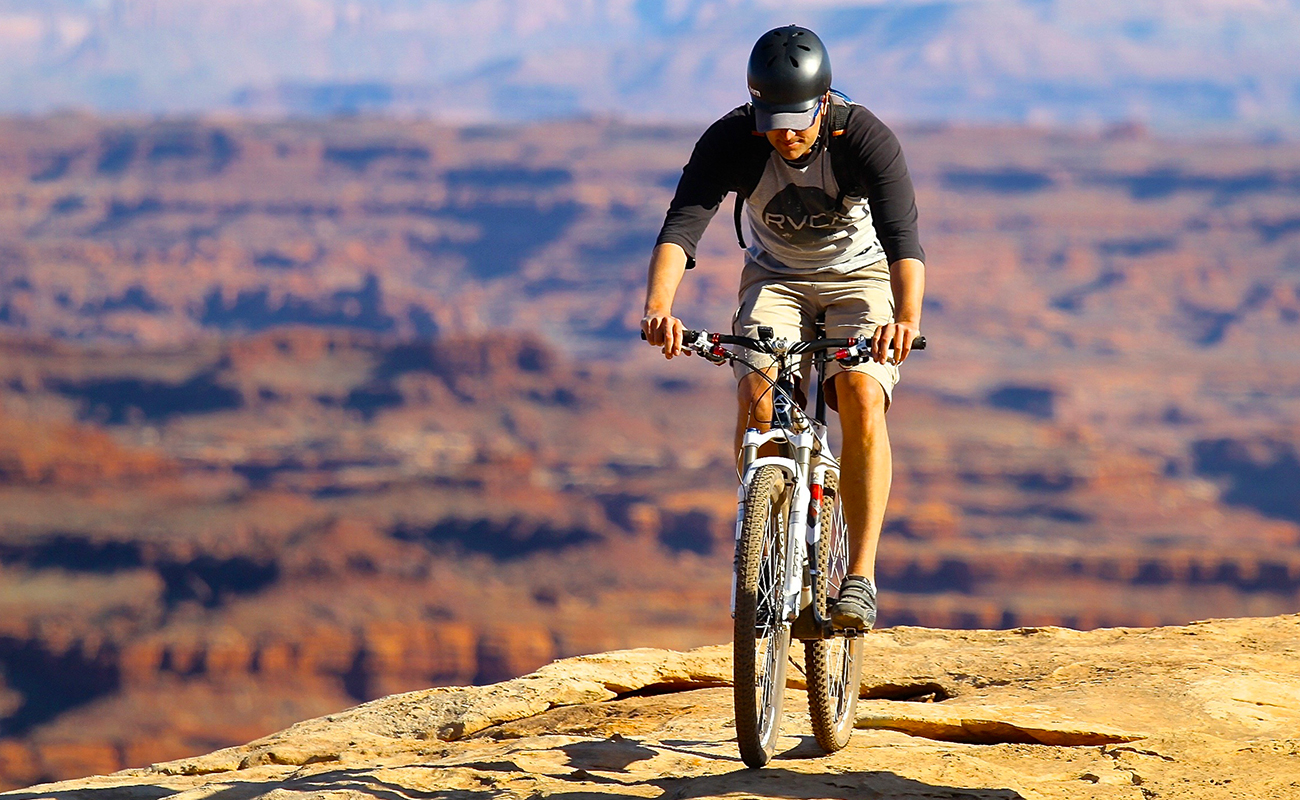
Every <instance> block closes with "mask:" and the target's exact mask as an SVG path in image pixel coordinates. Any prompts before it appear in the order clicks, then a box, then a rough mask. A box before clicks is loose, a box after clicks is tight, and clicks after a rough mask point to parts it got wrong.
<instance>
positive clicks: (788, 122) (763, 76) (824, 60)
mask: <svg viewBox="0 0 1300 800" xmlns="http://www.w3.org/2000/svg"><path fill="white" fill-rule="evenodd" d="M748 79H749V94H750V98H751V101H752V102H753V104H754V121H755V124H756V126H757V127H758V130H759V131H763V132H766V131H770V130H775V129H778V128H788V129H790V130H803V129H804V128H808V127H810V126H811V125H812V124H813V120H814V119H816V118H817V102H818V101H819V100H820V99H821V98H822V96H823V95H825V94H826V92H827V91H829V90H830V88H831V59H830V55H829V54H828V53H827V52H826V45H824V44H822V40H821V39H819V38H817V34H815V33H813V32H812V31H810V30H808V29H807V28H801V27H799V26H798V25H787V26H785V27H784V28H773V29H772V30H770V31H768V32H767V33H765V34H763V35H762V36H760V37H759V38H758V41H757V42H755V43H754V49H753V50H752V51H751V52H750V54H749V70H748Z"/></svg>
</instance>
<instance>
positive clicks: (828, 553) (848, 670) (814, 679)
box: [804, 471, 863, 753]
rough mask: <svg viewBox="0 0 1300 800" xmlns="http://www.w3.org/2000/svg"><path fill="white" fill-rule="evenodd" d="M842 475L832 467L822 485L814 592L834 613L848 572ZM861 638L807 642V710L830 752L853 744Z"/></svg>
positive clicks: (815, 731) (825, 611)
mask: <svg viewBox="0 0 1300 800" xmlns="http://www.w3.org/2000/svg"><path fill="white" fill-rule="evenodd" d="M838 490H839V474H838V473H836V472H834V471H827V473H826V479H825V484H824V486H823V490H822V507H821V512H820V513H821V525H820V528H821V534H820V543H819V546H818V548H817V572H818V575H817V577H816V579H815V580H816V581H817V585H816V586H815V587H814V590H813V597H814V598H816V597H820V598H823V607H822V608H820V609H819V610H820V611H821V613H822V616H823V617H827V618H829V617H830V609H829V607H828V606H829V605H830V604H831V603H832V602H834V598H835V597H836V596H837V595H838V594H839V589H840V582H841V581H843V580H844V576H845V574H846V573H847V572H848V563H849V550H848V530H847V528H846V527H845V525H844V514H843V510H842V508H841V507H840V498H839V491H838ZM862 659H863V645H862V637H861V636H858V637H855V638H853V639H846V638H844V637H842V636H836V637H835V638H833V639H819V640H816V641H806V642H804V667H805V674H806V675H807V677H808V713H809V715H810V716H811V717H812V729H813V736H815V737H816V739H817V744H819V745H821V748H822V749H823V750H825V751H826V752H828V753H834V752H835V751H837V750H840V749H842V748H843V747H844V746H845V745H847V744H848V743H849V737H851V736H852V735H853V724H854V722H855V721H856V719H855V718H856V714H857V707H858V687H859V684H860V682H861V679H862Z"/></svg>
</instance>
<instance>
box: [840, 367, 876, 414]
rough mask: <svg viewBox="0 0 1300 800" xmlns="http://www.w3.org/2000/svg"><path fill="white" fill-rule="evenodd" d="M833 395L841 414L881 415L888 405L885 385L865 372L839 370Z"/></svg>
mask: <svg viewBox="0 0 1300 800" xmlns="http://www.w3.org/2000/svg"><path fill="white" fill-rule="evenodd" d="M835 395H836V399H837V400H838V403H837V405H838V406H839V408H838V411H839V413H840V415H841V416H843V415H845V414H854V415H857V416H867V417H877V416H878V417H883V416H884V414H885V408H886V407H887V405H888V397H887V396H886V395H885V387H883V386H881V385H880V381H878V380H876V379H875V378H874V377H872V376H871V375H868V374H866V373H865V372H841V373H839V374H838V375H836V376H835Z"/></svg>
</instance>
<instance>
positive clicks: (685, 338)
mask: <svg viewBox="0 0 1300 800" xmlns="http://www.w3.org/2000/svg"><path fill="white" fill-rule="evenodd" d="M699 338H700V332H699V331H692V330H684V331H682V344H695V340H697V339H699ZM641 341H643V342H647V341H649V339H647V338H646V337H645V331H641Z"/></svg>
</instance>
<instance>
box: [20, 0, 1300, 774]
mask: <svg viewBox="0 0 1300 800" xmlns="http://www.w3.org/2000/svg"><path fill="white" fill-rule="evenodd" d="M791 21H798V22H800V23H801V24H806V25H808V26H810V27H812V28H814V29H815V30H818V31H821V32H823V33H824V35H825V38H826V40H827V43H828V45H829V47H830V49H831V53H832V56H833V59H834V64H835V70H836V76H837V79H836V84H837V86H838V87H840V88H842V89H843V90H845V91H846V92H848V93H849V94H850V95H851V96H853V97H854V98H855V99H856V100H858V101H860V102H862V103H864V104H865V105H867V106H869V107H871V108H872V109H873V110H875V111H876V112H877V113H879V114H880V116H882V118H884V119H885V120H886V122H888V123H889V124H890V125H891V126H892V127H893V128H894V129H895V131H896V132H897V133H898V134H899V137H900V139H901V140H902V142H903V146H904V149H905V151H906V153H907V157H908V161H909V164H910V167H911V170H912V176H913V179H914V181H915V183H916V187H917V192H918V203H919V206H920V210H921V215H922V216H921V224H922V238H923V243H924V244H925V247H926V250H927V253H928V261H929V266H930V269H929V289H928V293H927V302H926V311H925V320H924V326H925V333H926V335H927V337H928V338H929V340H930V343H931V348H930V349H929V350H927V351H926V352H923V353H919V354H917V355H916V356H915V357H914V358H913V359H911V360H909V362H908V363H907V365H906V367H905V369H904V377H903V382H902V383H901V384H900V386H899V388H898V392H897V395H896V398H897V402H896V404H895V407H894V408H893V409H892V410H891V413H890V417H889V421H890V426H891V434H892V439H893V442H894V455H895V481H894V492H893V497H892V499H891V507H890V513H889V518H888V522H887V530H886V537H885V540H884V542H883V544H882V549H881V556H880V582H881V584H882V600H881V603H882V618H881V624H882V625H886V626H888V625H902V624H919V625H927V626H936V627H960V628H974V627H995V628H996V627H1014V626H1034V625H1065V626H1071V627H1076V628H1084V629H1087V628H1094V627H1098V626H1110V625H1159V624H1173V623H1182V622H1187V621H1190V620H1193V619H1202V618H1207V617H1231V616H1254V615H1274V614H1284V613H1294V612H1296V611H1297V610H1300V488H1298V487H1300V138H1297V133H1298V132H1300V63H1298V62H1296V60H1295V58H1294V42H1295V41H1296V40H1297V39H1298V38H1300V2H1296V0H1286V1H1281V0H1255V1H1252V2H1246V1H1245V0H1237V1H1229V0H1189V1H1188V2H1181V3H1171V2H1157V0H1138V1H1137V2H1125V3H1119V2H1111V0H1100V1H1094V2H1065V1H1058V0H1005V1H994V0H989V1H988V2H982V1H981V0H965V1H961V2H958V1H955V0H952V1H949V2H942V1H940V2H894V3H887V4H886V3H872V2H848V1H845V2H837V1H836V0H823V1H822V2H816V3H808V4H803V5H792V4H788V3H783V4H777V3H774V2H771V3H769V2H759V1H758V0H736V1H735V2H697V3H686V2H665V1H660V2H654V1H653V0H638V1H637V2H631V1H629V2H609V3H597V2H577V1H576V0H575V1H574V2H527V3H525V2H522V0H520V1H519V2H511V1H509V0H474V1H473V2H465V3H449V2H415V0H367V1H365V2H363V1H362V0H291V1H290V0H286V1H285V2H274V3H271V2H253V1H252V0H207V2H204V3H198V2H191V1H190V0H82V1H75V2H74V0H41V2H35V0H30V1H28V0H0V114H3V116H0V788H13V787H18V786H23V785H27V784H31V783H35V782H38V781H42V780H46V779H53V778H68V777H75V776H78V775H85V774H91V773H102V772H108V771H112V770H116V769H120V768H123V767H128V766H140V765H144V764H148V763H150V762H153V761H160V760H164V759H170V758H177V757H181V756H185V755H190V754H195V753H201V752H206V751H208V750H212V749H215V748H218V747H222V746H226V745H230V744H235V743H241V742H244V741H247V740H250V739H252V738H255V737H257V736H260V735H263V734H265V733H268V732H271V731H273V730H276V729H279V728H282V727H285V726H287V725H288V724H290V723H292V722H295V721H297V720H300V719H304V718H307V717H312V716H318V715H321V714H326V713H329V712H331V711H335V710H339V709H343V708H345V707H348V706H350V705H354V704H356V703H358V702H361V701H364V700H368V699H372V698H376V697H380V696H383V695H386V694H390V693H393V692H400V691H406V690H412V689H417V688H424V687H427V686H431V685H453V684H465V683H484V682H492V681H497V680H501V679H504V678H508V677H512V676H515V675H518V674H521V673H524V672H527V671H529V670H531V669H533V668H535V667H537V666H538V665H540V664H542V663H545V662H546V661H549V660H550V659H553V658H556V657H560V656H567V655H573V654H578V653H588V652H597V651H603V650H609V649H615V648H624V647H636V646H655V647H677V648H685V647H691V646H695V645H701V644H707V643H717V642H724V641H727V640H728V638H729V636H730V619H729V617H728V614H727V602H728V594H729V587H728V581H729V576H730V566H731V537H732V524H733V520H734V512H735V488H734V486H735V477H734V468H733V464H732V457H731V453H730V438H731V433H730V428H731V425H732V422H731V420H732V415H733V409H732V404H733V402H734V401H733V399H732V398H733V391H734V389H733V384H732V380H731V377H730V371H729V370H725V369H718V368H716V367H714V366H712V365H710V364H708V363H705V362H703V361H701V360H699V359H680V360H674V361H672V362H666V361H664V360H663V359H662V357H661V356H658V355H657V354H656V352H655V351H653V350H652V349H650V348H648V347H645V346H644V345H641V343H640V342H639V340H638V339H637V330H638V325H639V320H640V312H641V302H642V293H643V287H644V277H645V266H646V261H647V257H648V254H649V250H650V247H651V245H652V243H653V240H654V237H655V234H656V233H657V231H658V228H659V225H660V223H661V221H662V219H663V213H664V210H665V208H666V207H667V204H668V201H669V199H670V197H671V195H672V191H673V188H674V187H675V185H676V181H677V176H678V174H679V173H680V169H681V166H682V164H683V163H685V161H686V159H687V157H688V156H689V153H690V148H691V146H692V144H693V143H694V141H695V138H696V137H697V136H698V134H699V132H700V131H701V130H702V129H703V127H704V126H705V125H706V124H707V123H708V121H709V120H710V119H711V118H712V117H714V116H716V115H718V114H721V113H723V112H725V111H726V110H728V109H729V108H731V107H732V106H734V105H735V104H737V103H739V102H742V101H743V100H744V85H743V69H744V61H745V58H746V56H747V53H748V50H749V47H750V46H751V44H752V42H753V40H754V39H755V38H756V37H757V36H758V35H759V34H760V33H762V32H763V31H764V30H766V29H767V28H769V27H772V26H774V25H777V24H784V23H788V22H791ZM729 209H730V206H729V204H726V205H724V209H723V213H721V214H720V215H719V219H718V220H717V221H716V222H715V224H714V225H713V226H712V227H711V228H710V231H709V233H708V234H707V236H706V238H705V241H704V243H703V244H702V246H701V253H700V259H699V267H698V269H696V270H695V271H694V272H692V273H688V275H687V278H686V280H685V282H684V284H683V288H682V291H681V294H680V296H679V297H680V299H679V304H678V307H677V309H676V310H677V312H678V313H679V315H680V316H682V317H683V318H684V319H685V320H686V321H687V323H688V324H690V325H693V326H696V327H708V328H715V329H716V328H720V327H724V326H725V325H726V324H727V321H728V320H729V319H730V315H731V313H732V311H733V304H734V296H735V288H736V280H737V277H738V274H739V269H740V254H739V252H738V251H737V248H736V245H735V242H734V238H733V234H732V231H731V220H730V214H729V213H727V212H729Z"/></svg>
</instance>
